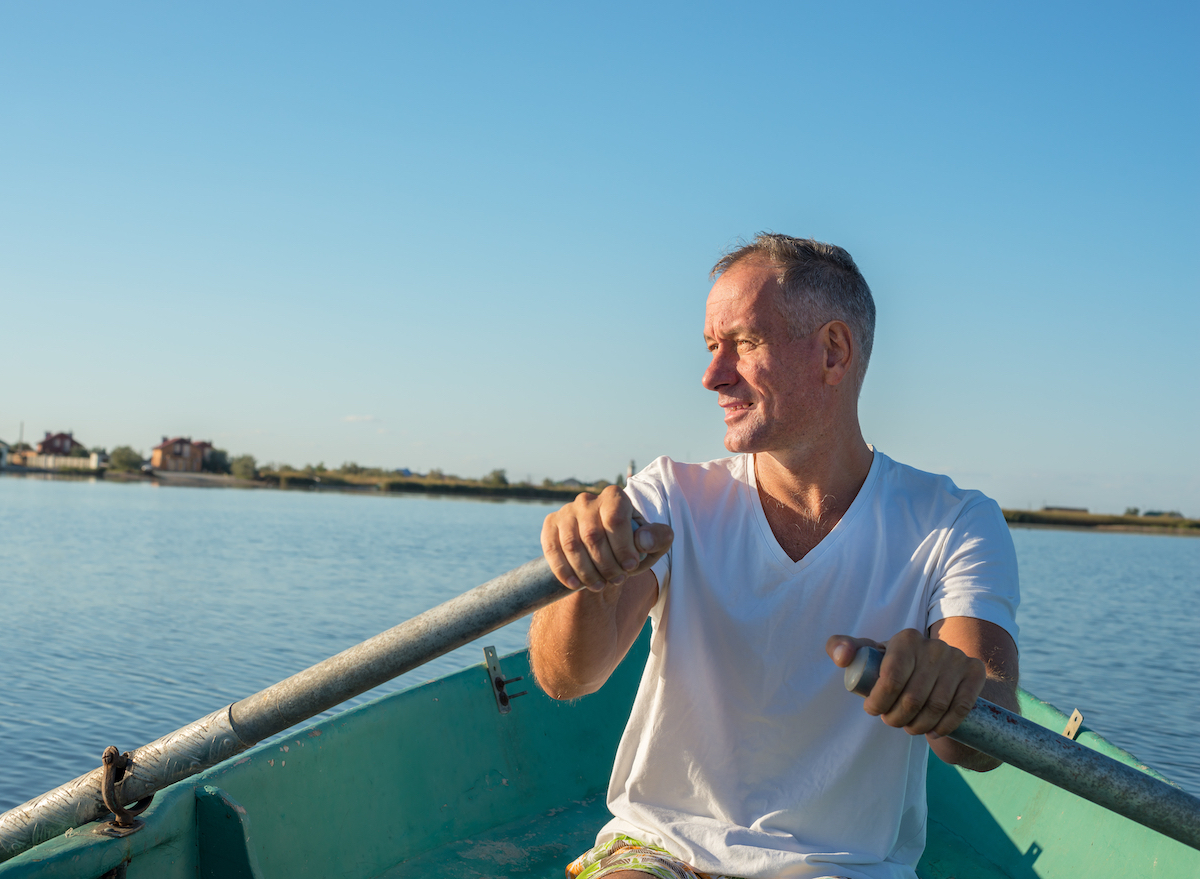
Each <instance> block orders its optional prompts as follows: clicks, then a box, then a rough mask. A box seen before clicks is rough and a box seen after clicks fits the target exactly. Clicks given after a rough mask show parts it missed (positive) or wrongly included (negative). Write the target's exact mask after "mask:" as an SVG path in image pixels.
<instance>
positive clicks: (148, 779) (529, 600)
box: [0, 558, 570, 861]
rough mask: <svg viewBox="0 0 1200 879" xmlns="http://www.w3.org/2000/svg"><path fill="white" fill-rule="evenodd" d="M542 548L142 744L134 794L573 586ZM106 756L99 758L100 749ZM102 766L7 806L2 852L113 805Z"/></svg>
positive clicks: (128, 795) (201, 766) (14, 851)
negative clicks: (105, 792) (558, 575)
mask: <svg viewBox="0 0 1200 879" xmlns="http://www.w3.org/2000/svg"><path fill="white" fill-rule="evenodd" d="M569 594H570V593H569V591H568V590H567V589H566V588H564V587H563V586H562V585H561V584H560V583H559V582H558V580H557V579H555V577H554V575H553V574H552V573H551V572H550V566H549V565H547V564H546V561H545V560H544V559H541V558H538V559H534V560H533V561H531V562H527V563H526V564H524V565H522V566H521V567H519V568H516V569H514V570H512V571H509V572H508V573H507V574H503V575H501V576H499V577H497V578H496V579H494V580H490V581H488V582H487V583H484V584H483V585H482V586H477V587H475V588H474V589H472V590H471V591H469V592H466V593H464V594H462V595H460V596H458V597H457V598H452V599H451V600H449V601H447V602H444V603H443V604H440V605H438V606H437V607H435V608H433V609H431V610H427V611H425V612H424V613H422V614H420V615H419V616H416V617H413V618H412V619H411V620H409V621H408V622H405V623H401V624H400V625H398V626H396V627H395V628H392V629H389V630H388V631H386V632H383V633H381V634H379V635H376V636H375V637H373V638H369V639H367V640H366V641H363V642H362V643H361V644H358V645H356V646H354V647H351V648H349V649H348V650H345V651H343V652H341V653H339V654H338V655H337V656H333V657H331V658H329V659H326V660H325V661H324V662H319V663H317V664H316V665H314V666H312V667H311V668H309V669H307V670H305V671H302V672H300V673H298V674H295V675H292V676H291V677H290V678H287V679H286V680H284V681H281V682H279V683H278V684H274V685H272V686H270V687H267V688H266V689H265V690H262V691H261V692H259V693H256V694H254V695H253V696H250V697H248V698H246V699H242V700H241V701H240V702H235V703H234V704H233V705H230V706H228V707H226V708H222V709H221V710H220V711H216V712H214V713H212V714H210V715H208V716H207V717H203V718H201V719H200V720H197V721H195V722H194V723H190V724H188V725H187V726H185V727H183V728H181V729H178V730H176V731H175V732H173V733H170V734H169V735H166V736H163V737H162V738H161V739H159V740H157V741H155V742H151V743H150V744H149V745H144V746H142V747H141V748H138V749H137V750H136V751H134V752H133V754H132V757H133V766H132V768H131V769H130V770H128V774H127V775H126V777H125V778H124V780H122V781H121V782H119V783H118V784H117V786H116V791H117V795H118V798H119V799H120V800H121V802H122V803H132V802H134V801H135V800H140V799H142V798H144V797H147V796H149V795H150V794H152V793H154V792H156V791H159V790H162V789H163V788H164V787H166V786H167V785H170V784H173V783H175V782H177V781H181V780H182V779H184V778H187V777H189V776H192V775H195V774H197V773H199V772H203V771H204V770H205V769H209V768H210V767H212V766H215V765H216V764H218V763H220V762H221V761H223V760H226V759H228V758H229V757H231V756H233V755H235V754H238V753H240V752H241V751H244V750H246V749H247V748H249V747H250V746H252V745H254V744H256V743H258V742H260V741H262V740H263V739H265V738H268V737H270V736H273V735H275V734H276V733H279V732H282V731H283V730H285V729H287V728H289V727H291V726H295V725H296V724H297V723H300V722H301V721H304V720H307V719H308V718H310V717H314V716H316V715H317V714H320V713H321V712H322V711H325V710H327V709H329V708H332V707H333V706H335V705H337V704H339V703H341V702H344V701H346V700H347V699H351V698H353V697H354V696H357V695H359V694H360V693H364V692H366V691H367V690H370V689H371V688H373V687H377V686H379V685H380V684H382V683H385V682H387V681H389V680H391V679H392V678H394V677H396V676H398V675H401V674H404V673H405V672H407V671H411V670H412V669H414V668H417V667H418V666H421V665H423V664H425V663H426V662H429V661H430V660H433V659H436V658H437V657H439V656H442V655H443V654H446V653H449V652H450V651H451V650H454V649H455V648H457V647H461V646H462V645H464V644H467V643H469V642H471V641H473V640H474V639H476V638H479V637H482V636H483V635H486V634H487V633H488V632H491V631H494V630H495V629H498V628H500V627H501V626H503V625H505V624H506V623H511V622H513V621H514V620H517V619H520V618H521V617H523V616H525V615H526V614H529V613H532V612H533V611H535V610H537V609H538V608H540V607H544V606H545V605H547V604H550V603H551V602H553V601H555V600H557V599H559V598H562V597H563V596H565V595H569ZM97 759H99V757H98V755H97ZM102 779H103V773H102V772H101V770H99V769H95V770H92V771H91V772H89V773H87V774H86V775H81V776H80V777H79V778H76V779H75V780H74V781H70V782H68V783H67V784H64V785H62V786H61V787H58V788H55V789H54V790H52V791H50V792H48V793H45V794H42V795H41V796H40V797H35V798H34V799H32V800H30V801H29V802H27V803H24V804H23V805H20V806H17V807H16V808H13V809H10V810H9V811H7V812H5V813H4V814H2V815H0V861H5V860H8V859H9V858H12V857H14V856H16V855H18V854H20V853H21V852H23V851H25V850H26V849H28V848H31V847H33V846H35V845H37V844H39V843H41V842H45V841H46V840H48V839H53V838H54V837H56V836H59V835H61V834H62V833H65V832H66V831H67V830H69V829H71V828H73V827H79V826H80V825H82V824H87V823H89V822H91V821H95V820H97V819H98V818H101V817H103V816H104V815H106V814H108V809H107V808H106V807H105V806H104V801H103V798H102V796H101V792H100V788H101V782H102Z"/></svg>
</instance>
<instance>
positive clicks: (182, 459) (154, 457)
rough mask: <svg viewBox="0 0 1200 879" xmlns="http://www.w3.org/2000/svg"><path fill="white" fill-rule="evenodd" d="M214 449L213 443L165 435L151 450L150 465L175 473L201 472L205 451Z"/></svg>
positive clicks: (155, 468) (156, 468)
mask: <svg viewBox="0 0 1200 879" xmlns="http://www.w3.org/2000/svg"><path fill="white" fill-rule="evenodd" d="M211 450H212V443H208V442H204V441H200V442H192V440H191V437H184V436H177V437H173V438H168V437H165V436H164V437H163V440H162V442H161V443H159V444H158V445H157V446H155V447H154V449H153V451H151V452H150V466H151V468H153V469H154V470H166V471H168V472H175V473H199V472H200V470H201V469H202V467H203V466H204V453H205V452H206V451H210V452H211Z"/></svg>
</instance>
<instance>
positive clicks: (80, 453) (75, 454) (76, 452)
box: [67, 446, 92, 458]
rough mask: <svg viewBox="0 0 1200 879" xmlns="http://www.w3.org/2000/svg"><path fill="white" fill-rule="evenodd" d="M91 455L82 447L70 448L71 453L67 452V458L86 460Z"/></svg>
mask: <svg viewBox="0 0 1200 879" xmlns="http://www.w3.org/2000/svg"><path fill="white" fill-rule="evenodd" d="M91 454H92V453H91V452H89V451H88V450H87V449H85V448H84V447H83V446H71V451H69V452H67V457H68V458H86V457H88V456H89V455H91Z"/></svg>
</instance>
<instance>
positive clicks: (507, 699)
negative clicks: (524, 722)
mask: <svg viewBox="0 0 1200 879" xmlns="http://www.w3.org/2000/svg"><path fill="white" fill-rule="evenodd" d="M483 658H484V659H485V660H486V661H487V670H488V680H489V681H491V682H492V695H493V696H495V697H496V710H498V711H499V712H500V713H501V714H508V712H510V711H512V704H511V703H512V700H513V699H515V698H517V697H518V696H526V695H528V694H529V691H528V690H522V691H521V692H519V693H509V692H508V690H507V689H505V688H506V687H507V686H508V685H509V684H515V683H516V682H517V681H523V680H524V679H525V678H524V677H516V678H507V679H506V678H505V677H504V672H502V671H500V660H498V659H497V658H496V648H495V647H484V648H483Z"/></svg>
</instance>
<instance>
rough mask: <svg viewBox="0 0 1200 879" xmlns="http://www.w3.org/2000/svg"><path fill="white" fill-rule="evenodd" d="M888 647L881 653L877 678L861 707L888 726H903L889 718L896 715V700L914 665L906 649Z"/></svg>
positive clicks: (910, 676)
mask: <svg viewBox="0 0 1200 879" xmlns="http://www.w3.org/2000/svg"><path fill="white" fill-rule="evenodd" d="M888 646H889V649H888V650H887V651H886V652H885V653H884V654H883V662H881V663H880V665H879V680H878V681H876V683H875V686H874V687H873V688H872V689H871V693H870V695H869V696H867V698H866V699H864V700H863V709H864V710H865V711H866V712H867V713H868V714H871V715H874V716H876V717H882V718H883V720H884V722H885V723H887V724H889V725H890V726H903V725H904V724H902V723H894V722H893V721H892V720H891V719H890V718H893V717H896V716H897V713H896V710H895V709H896V708H897V701H898V700H899V699H900V697H901V695H902V694H903V693H904V691H905V688H906V687H908V685H909V681H910V679H911V678H912V675H913V670H914V668H915V667H916V663H915V661H914V657H913V655H912V654H911V653H910V652H908V651H906V650H892V649H890V648H891V645H890V644H889V645H888Z"/></svg>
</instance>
